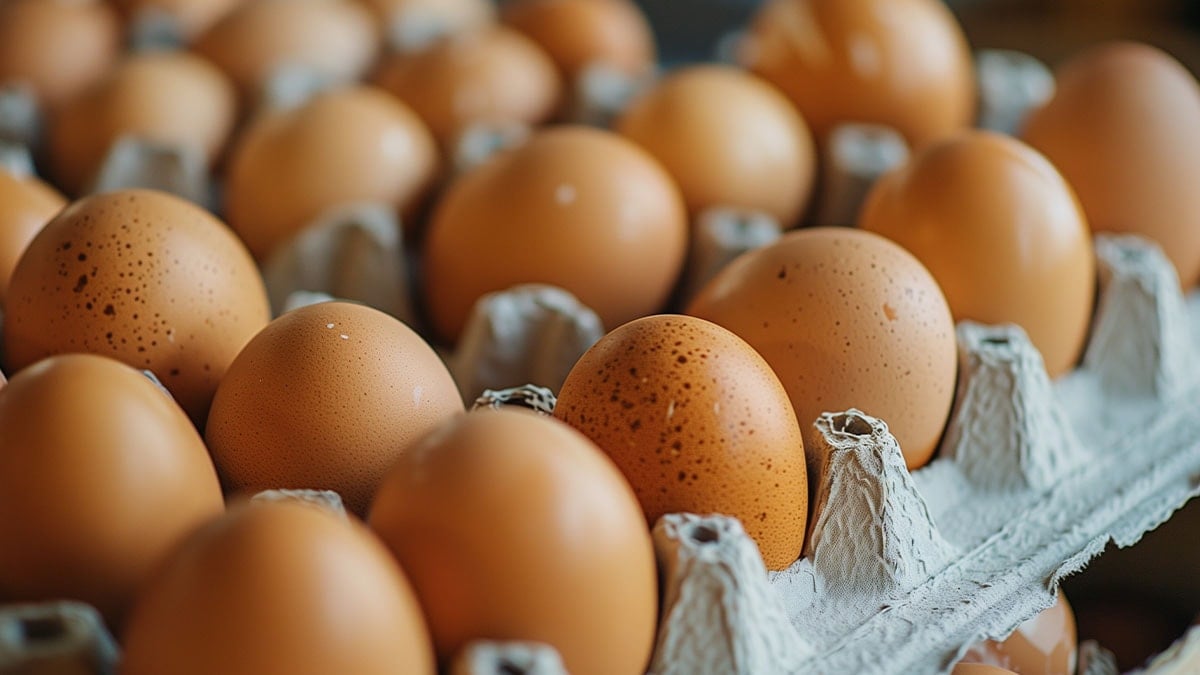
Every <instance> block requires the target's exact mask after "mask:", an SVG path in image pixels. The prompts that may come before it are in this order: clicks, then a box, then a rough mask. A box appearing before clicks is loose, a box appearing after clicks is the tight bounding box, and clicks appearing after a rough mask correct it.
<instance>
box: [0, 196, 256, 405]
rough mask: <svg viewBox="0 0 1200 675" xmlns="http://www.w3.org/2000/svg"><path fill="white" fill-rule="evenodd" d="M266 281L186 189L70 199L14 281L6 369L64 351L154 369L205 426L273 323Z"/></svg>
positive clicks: (26, 256)
mask: <svg viewBox="0 0 1200 675" xmlns="http://www.w3.org/2000/svg"><path fill="white" fill-rule="evenodd" d="M269 319H270V309H269V307H268V304H267V292H266V289H265V288H264V287H263V281H262V277H261V276H259V274H258V269H257V268H256V267H255V266H254V261H253V260H252V259H251V258H250V254H249V253H247V251H246V249H245V247H243V246H242V244H241V242H239V241H238V240H237V237H235V236H234V235H233V233H232V232H231V231H229V229H228V228H226V227H225V225H224V224H223V223H221V221H219V220H217V219H216V218H214V217H213V216H212V215H211V214H209V213H208V212H207V211H205V210H203V209H201V208H200V207H198V206H196V205H194V204H192V203H191V202H187V201H185V200H183V199H180V198H178V197H174V196H171V195H168V194H165V193H162V192H155V191H152V190H122V191H117V192H110V193H106V194H99V195H93V196H91V197H86V198H84V199H81V200H79V201H76V202H74V203H73V204H71V205H70V206H68V207H67V208H66V209H64V210H63V211H62V212H61V213H59V214H58V216H56V217H55V218H54V219H53V220H51V221H50V222H49V223H47V224H46V226H45V227H44V228H42V231H41V232H39V233H38V234H37V236H36V237H34V239H33V241H32V242H30V244H29V248H28V249H26V251H25V254H24V255H23V256H22V257H21V260H20V261H19V262H18V263H17V268H16V270H15V271H14V272H13V275H12V280H11V281H10V282H9V287H8V298H7V301H6V303H5V316H4V349H5V356H6V358H7V364H8V367H9V368H10V371H11V370H13V369H18V368H22V367H24V366H26V365H28V364H30V363H33V362H34V361H37V360H39V359H41V358H44V357H46V356H49V355H51V354H60V353H64V352H90V353H94V354H100V355H102V356H109V357H112V358H115V359H117V360H119V361H123V362H125V363H128V364H129V365H131V366H133V367H135V368H139V369H141V368H144V369H149V370H151V371H153V372H154V374H155V375H157V376H158V378H159V379H160V380H162V383H163V384H164V385H165V386H166V388H167V389H169V390H170V391H171V394H172V395H174V396H175V398H176V399H177V400H178V401H179V404H180V405H181V406H182V407H183V409H184V410H186V411H187V412H188V414H189V415H190V416H191V418H192V420H193V421H195V422H196V423H197V424H198V425H202V424H203V423H204V418H205V416H206V415H207V414H208V406H209V403H210V402H211V401H212V397H213V393H214V392H216V390H217V383H218V382H219V381H220V380H221V376H222V375H223V374H224V373H225V369H226V368H227V367H228V366H229V364H230V363H231V362H232V361H233V357H234V356H236V355H237V353H238V352H239V351H240V350H241V348H242V346H243V345H245V344H246V343H247V342H248V341H249V340H250V338H251V336H253V335H254V334H255V333H257V332H258V331H259V330H260V329H261V328H262V327H263V326H265V325H266V324H267V321H268V320H269Z"/></svg>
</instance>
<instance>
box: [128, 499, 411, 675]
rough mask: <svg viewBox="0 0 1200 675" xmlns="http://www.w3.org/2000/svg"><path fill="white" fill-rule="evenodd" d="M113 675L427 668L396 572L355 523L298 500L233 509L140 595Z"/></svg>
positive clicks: (380, 673)
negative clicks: (119, 666)
mask: <svg viewBox="0 0 1200 675" xmlns="http://www.w3.org/2000/svg"><path fill="white" fill-rule="evenodd" d="M120 672H121V674H122V675H151V674H154V675H157V674H159V673H163V672H170V673H173V674H174V675H212V674H213V673H223V674H224V675H250V674H254V675H260V674H262V673H291V674H294V675H309V674H311V675H319V674H320V675H325V674H329V673H347V674H348V673H355V675H393V674H395V673H412V674H413V675H422V674H429V675H432V673H434V672H435V671H434V665H433V649H432V647H431V645H430V642H429V634H428V632H427V630H426V628H425V625H424V620H423V619H422V617H421V610H420V608H419V607H418V606H417V603H416V599H415V598H414V597H413V593H412V588H411V587H410V586H409V584H408V582H407V580H406V579H405V578H404V574H403V573H402V571H401V570H400V569H399V568H397V567H396V564H395V562H394V561H393V560H392V559H391V556H389V555H388V552H387V549H385V548H384V547H383V546H382V545H381V544H380V543H379V541H378V540H377V539H376V538H375V537H373V536H371V534H370V532H369V531H368V530H367V529H366V528H365V527H363V526H362V525H361V524H359V523H357V522H351V521H347V520H345V519H343V518H341V517H339V516H337V515H335V514H334V513H332V512H330V511H327V510H326V509H324V508H323V507H320V506H314V505H311V504H304V503H300V502H253V503H250V504H244V505H240V506H238V507H235V508H232V509H230V511H229V512H228V513H227V514H226V515H225V516H224V517H222V518H220V519H219V520H216V521H214V522H212V523H209V524H208V525H207V526H205V527H204V528H202V529H201V530H199V531H198V532H196V533H195V534H194V535H192V536H191V537H189V538H188V539H187V541H186V542H184V543H183V545H182V546H180V547H179V549H178V550H177V551H176V552H175V553H174V554H173V555H172V556H171V557H170V559H169V560H167V561H166V563H165V564H164V565H163V566H162V568H161V570H160V571H159V573H158V574H157V575H155V576H154V577H153V578H152V579H150V580H149V581H148V582H147V584H146V585H145V587H144V588H143V589H142V591H141V593H140V594H139V597H138V601H137V606H136V608H135V610H134V612H133V615H132V617H131V619H130V622H129V630H128V631H127V634H126V637H125V641H124V655H123V661H122V663H121V668H120Z"/></svg>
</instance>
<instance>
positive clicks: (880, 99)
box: [739, 0, 975, 145]
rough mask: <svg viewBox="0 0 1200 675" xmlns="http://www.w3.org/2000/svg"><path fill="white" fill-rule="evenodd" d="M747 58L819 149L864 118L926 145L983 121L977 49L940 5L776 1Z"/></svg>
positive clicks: (755, 25)
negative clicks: (978, 110)
mask: <svg viewBox="0 0 1200 675" xmlns="http://www.w3.org/2000/svg"><path fill="white" fill-rule="evenodd" d="M739 59H740V60H741V62H742V63H743V64H744V65H745V66H746V67H748V68H749V69H750V70H752V71H754V72H755V73H758V74H759V75H762V76H763V77H765V78H766V79H768V80H770V81H771V82H773V83H774V84H776V85H777V86H778V87H779V88H780V89H782V90H783V91H784V93H786V94H787V95H788V97H789V98H790V99H791V100H792V102H793V103H795V104H796V107H797V108H799V109H800V112H801V114H803V115H804V119H805V121H807V122H808V123H809V125H810V126H811V127H812V129H813V133H814V134H815V135H816V137H817V141H818V142H819V143H824V142H825V140H826V138H827V136H828V135H829V132H830V131H832V130H833V128H834V127H835V126H837V125H838V124H842V123H845V122H858V123H864V122H865V123H870V124H883V125H887V126H890V127H892V128H894V129H896V130H897V131H899V132H900V133H901V134H904V136H905V137H906V138H907V139H908V142H909V143H911V144H913V145H923V144H925V143H928V142H929V141H932V140H934V139H936V138H937V137H939V136H941V135H943V134H946V133H947V132H950V131H954V130H955V129H960V128H962V127H966V126H968V125H970V124H971V121H972V120H973V118H974V115H975V76H974V71H973V70H972V65H971V53H970V49H969V47H968V45H967V40H966V38H965V37H964V36H963V32H962V29H961V28H960V27H959V25H958V23H957V22H956V21H955V19H954V15H953V14H951V13H950V10H949V9H947V8H946V6H945V5H944V4H943V3H941V2H938V0H771V1H770V2H768V3H767V4H765V5H763V7H762V8H761V9H760V10H759V11H758V14H757V15H756V16H755V18H754V20H753V22H752V23H751V26H750V29H749V35H748V37H747V39H746V42H745V43H744V44H743V45H742V50H741V53H740V54H739Z"/></svg>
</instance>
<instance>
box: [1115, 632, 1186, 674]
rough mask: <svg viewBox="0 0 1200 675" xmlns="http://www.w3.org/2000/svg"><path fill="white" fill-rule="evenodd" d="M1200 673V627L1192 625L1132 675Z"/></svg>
mask: <svg viewBox="0 0 1200 675" xmlns="http://www.w3.org/2000/svg"><path fill="white" fill-rule="evenodd" d="M1193 673H1200V627H1197V626H1192V628H1191V629H1190V630H1188V632H1187V633H1184V635H1183V637H1181V638H1180V639H1178V640H1176V641H1175V644H1173V645H1171V646H1170V647H1169V648H1168V649H1167V650H1166V651H1164V652H1163V653H1161V654H1159V655H1158V656H1155V657H1154V658H1153V659H1151V660H1150V663H1149V664H1147V666H1146V667H1145V668H1142V669H1139V670H1135V671H1133V673H1132V674H1131V675H1192V674H1193Z"/></svg>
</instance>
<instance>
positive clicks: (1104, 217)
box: [1020, 42, 1200, 289]
mask: <svg viewBox="0 0 1200 675" xmlns="http://www.w3.org/2000/svg"><path fill="white" fill-rule="evenodd" d="M1055 77H1056V79H1057V83H1058V84H1057V89H1056V92H1055V94H1054V97H1053V98H1051V99H1050V100H1049V101H1048V102H1047V103H1046V104H1045V105H1044V106H1043V107H1041V108H1040V109H1037V110H1034V111H1032V112H1031V113H1030V114H1029V116H1028V117H1027V118H1026V121H1025V124H1024V128H1023V129H1022V130H1021V132H1020V135H1021V138H1022V139H1023V140H1025V141H1026V142H1027V143H1029V144H1030V145H1032V146H1033V147H1034V148H1036V149H1038V150H1039V151H1041V152H1042V153H1044V154H1045V156H1046V157H1047V158H1048V159H1049V160H1050V161H1051V162H1052V163H1053V164H1054V165H1055V166H1056V167H1058V170H1059V171H1061V172H1062V174H1063V176H1064V177H1065V178H1066V180H1067V182H1068V183H1070V185H1071V187H1072V188H1074V190H1075V193H1076V194H1077V195H1078V196H1079V201H1080V203H1082V204H1083V210H1084V213H1086V214H1087V220H1088V223H1090V224H1091V228H1092V230H1093V231H1096V232H1124V233H1130V234H1138V235H1141V236H1143V237H1146V238H1148V239H1150V240H1152V241H1155V242H1157V243H1158V245H1159V246H1161V247H1162V249H1163V252H1164V253H1165V254H1166V256H1167V258H1168V259H1170V260H1171V262H1172V263H1173V264H1174V265H1175V270H1176V271H1177V272H1178V274H1179V280H1180V283H1181V284H1182V285H1183V287H1184V288H1185V289H1186V288H1189V287H1191V286H1193V285H1195V284H1196V282H1197V281H1198V280H1200V227H1196V226H1195V225H1194V224H1195V223H1197V222H1200V194H1198V193H1197V191H1196V188H1195V185H1194V181H1192V180H1191V177H1192V176H1194V175H1196V173H1197V172H1198V171H1200V84H1198V83H1197V81H1196V78H1195V77H1194V76H1193V75H1192V74H1191V73H1189V72H1188V71H1187V69H1185V68H1184V67H1183V66H1182V65H1181V64H1180V63H1179V62H1178V61H1176V60H1175V59H1174V58H1172V57H1171V56H1170V55H1168V54H1166V53H1165V52H1162V51H1160V50H1159V49H1157V48H1155V47H1151V46H1149V45H1142V44H1134V43H1124V42H1117V43H1108V44H1102V45H1098V46H1095V47H1092V48H1091V49H1088V50H1086V51H1084V52H1082V53H1080V54H1078V55H1076V56H1075V57H1073V58H1071V59H1070V60H1068V61H1067V62H1066V63H1064V64H1062V65H1061V66H1059V68H1058V69H1057V70H1056V71H1055Z"/></svg>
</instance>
